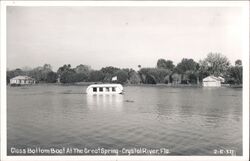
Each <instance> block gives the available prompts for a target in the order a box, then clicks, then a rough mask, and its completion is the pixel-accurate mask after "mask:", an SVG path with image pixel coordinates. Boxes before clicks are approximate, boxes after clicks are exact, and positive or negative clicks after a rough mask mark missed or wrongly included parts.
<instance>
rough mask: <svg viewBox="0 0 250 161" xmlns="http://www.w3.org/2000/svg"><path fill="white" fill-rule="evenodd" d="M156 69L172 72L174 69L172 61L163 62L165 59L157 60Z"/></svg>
mask: <svg viewBox="0 0 250 161" xmlns="http://www.w3.org/2000/svg"><path fill="white" fill-rule="evenodd" d="M156 66H157V68H159V69H167V70H170V71H172V70H173V69H174V67H175V66H174V64H173V61H171V60H165V59H158V61H157V65H156Z"/></svg>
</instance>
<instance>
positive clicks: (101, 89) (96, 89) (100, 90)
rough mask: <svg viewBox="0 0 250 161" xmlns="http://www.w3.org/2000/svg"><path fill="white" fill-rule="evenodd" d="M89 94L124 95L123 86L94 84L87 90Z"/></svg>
mask: <svg viewBox="0 0 250 161" xmlns="http://www.w3.org/2000/svg"><path fill="white" fill-rule="evenodd" d="M86 93H87V94H122V93H123V87H122V85H121V84H92V85H90V86H88V87H87V89H86Z"/></svg>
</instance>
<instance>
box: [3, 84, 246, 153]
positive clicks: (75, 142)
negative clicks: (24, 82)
mask: <svg viewBox="0 0 250 161" xmlns="http://www.w3.org/2000/svg"><path fill="white" fill-rule="evenodd" d="M85 90H86V87H84V86H59V85H58V86H57V85H35V86H26V87H7V146H8V148H7V152H8V155H17V154H20V153H18V152H17V153H15V152H11V148H15V149H25V148H28V147H31V148H37V147H39V148H45V149H46V148H51V147H53V148H58V149H60V148H62V147H65V148H68V147H71V148H79V149H81V148H89V149H91V148H93V149H94V148H107V149H122V148H126V149H133V148H138V149H140V148H146V149H158V148H159V149H160V148H164V149H167V151H168V152H167V155H230V154H232V153H231V151H233V155H242V89H231V88H169V87H157V86H153V87H141V86H128V87H124V90H125V94H123V95H120V94H119V95H104V96H101V95H99V96H89V95H87V94H85ZM230 150H231V151H230ZM228 151H229V152H230V153H228ZM72 154H76V153H72ZM95 155H97V154H95ZM99 155H102V154H99ZM119 155H127V153H126V154H124V153H119ZM143 155H148V154H143ZM160 155H166V154H165V153H164V154H162V153H161V154H160Z"/></svg>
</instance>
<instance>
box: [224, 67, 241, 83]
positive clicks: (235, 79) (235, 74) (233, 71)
mask: <svg viewBox="0 0 250 161" xmlns="http://www.w3.org/2000/svg"><path fill="white" fill-rule="evenodd" d="M242 72H243V67H242V66H239V65H236V66H231V67H229V68H228V70H227V75H226V82H227V83H229V84H242V76H243V73H242Z"/></svg>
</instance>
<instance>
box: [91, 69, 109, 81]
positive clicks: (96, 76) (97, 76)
mask: <svg viewBox="0 0 250 161" xmlns="http://www.w3.org/2000/svg"><path fill="white" fill-rule="evenodd" d="M104 77H105V75H104V74H103V72H102V71H99V70H93V71H91V72H90V74H89V81H90V82H103V79H104Z"/></svg>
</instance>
